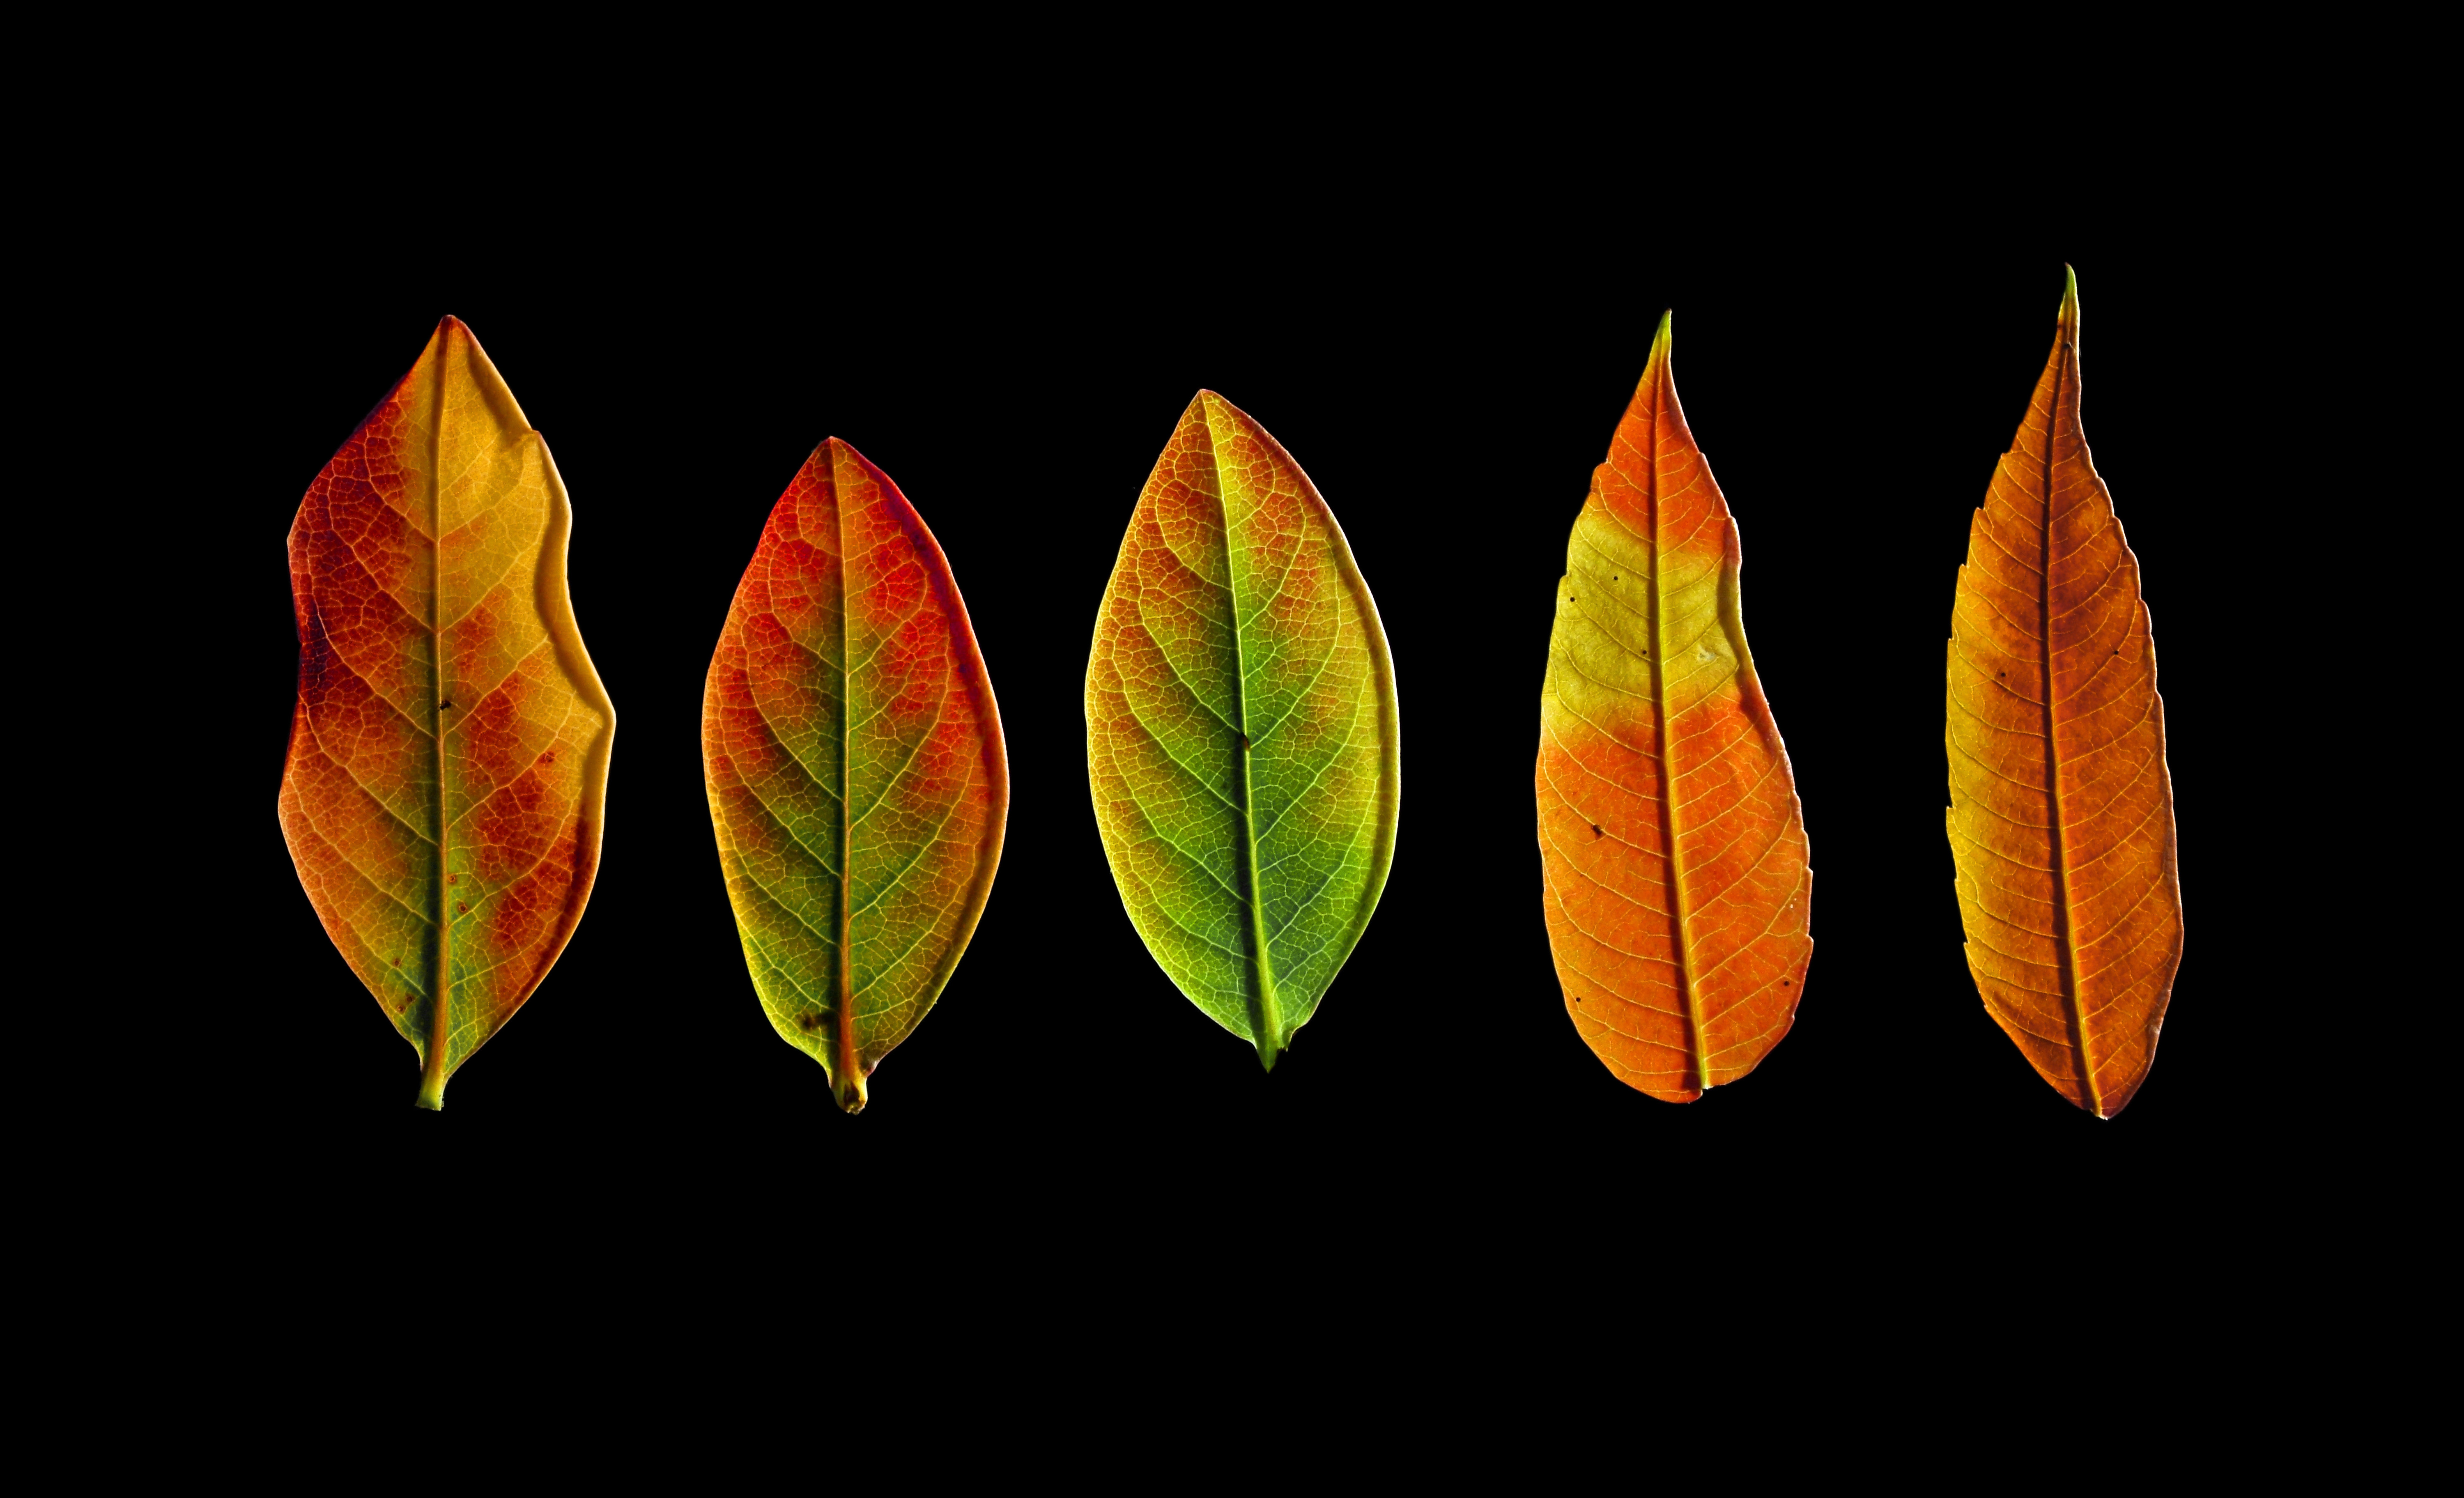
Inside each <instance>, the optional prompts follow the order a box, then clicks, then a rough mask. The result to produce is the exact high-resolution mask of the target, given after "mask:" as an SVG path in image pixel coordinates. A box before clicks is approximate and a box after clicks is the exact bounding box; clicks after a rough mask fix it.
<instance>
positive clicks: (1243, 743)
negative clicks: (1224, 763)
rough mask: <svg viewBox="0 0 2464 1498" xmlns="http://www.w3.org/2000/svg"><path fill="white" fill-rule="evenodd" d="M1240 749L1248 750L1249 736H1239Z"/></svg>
mask: <svg viewBox="0 0 2464 1498" xmlns="http://www.w3.org/2000/svg"><path fill="white" fill-rule="evenodd" d="M1241 747H1242V748H1243V749H1246V748H1248V747H1249V736H1248V735H1246V734H1243V735H1242V736H1241Z"/></svg>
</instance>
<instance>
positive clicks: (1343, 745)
mask: <svg viewBox="0 0 2464 1498" xmlns="http://www.w3.org/2000/svg"><path fill="white" fill-rule="evenodd" d="M1087 725H1088V766H1089V782H1090V786H1091V789H1092V793H1093V797H1094V803H1095V814H1096V823H1097V826H1098V828H1099V830H1100V831H1101V833H1102V836H1103V841H1104V851H1105V857H1106V859H1107V860H1108V861H1109V863H1110V864H1111V870H1112V875H1113V880H1114V882H1115V884H1116V885H1117V886H1118V887H1119V890H1120V892H1121V896H1122V903H1123V906H1124V907H1125V909H1126V910H1127V911H1128V914H1129V915H1130V918H1131V922H1132V924H1133V926H1135V927H1136V929H1137V931H1138V935H1139V936H1140V938H1141V939H1142V940H1144V941H1145V943H1146V945H1147V950H1148V952H1149V953H1150V955H1152V956H1153V957H1154V958H1155V961H1156V963H1157V965H1159V966H1160V967H1162V968H1163V970H1164V972H1165V974H1166V975H1167V976H1169V977H1170V978H1171V979H1172V980H1173V981H1174V983H1175V984H1176V985H1177V986H1178V987H1179V988H1180V990H1181V992H1182V993H1183V995H1184V996H1186V997H1187V998H1188V999H1189V1000H1190V1002H1193V1003H1195V1004H1196V1005H1197V1006H1198V1007H1199V1010H1200V1011H1201V1012H1203V1013H1205V1014H1206V1015H1207V1016H1208V1017H1209V1018H1210V1019H1213V1020H1214V1021H1215V1022H1216V1023H1217V1024H1221V1026H1223V1028H1224V1029H1226V1030H1228V1031H1230V1032H1231V1033H1233V1034H1235V1035H1238V1036H1240V1037H1241V1038H1243V1040H1246V1041H1248V1042H1249V1043H1250V1044H1251V1045H1253V1046H1256V1048H1257V1050H1258V1053H1259V1059H1260V1061H1261V1062H1262V1064H1264V1065H1265V1067H1266V1068H1268V1069H1270V1070H1271V1069H1272V1068H1273V1066H1274V1060H1275V1057H1276V1056H1277V1055H1278V1054H1279V1053H1280V1052H1281V1051H1282V1050H1284V1049H1285V1048H1286V1047H1287V1046H1288V1045H1289V1042H1290V1037H1291V1034H1292V1032H1293V1031H1295V1030H1297V1029H1298V1028H1299V1027H1300V1026H1301V1025H1302V1024H1306V1023H1307V1022H1308V1021H1309V1018H1311V1017H1312V1016H1313V1015H1314V1014H1315V1012H1316V1009H1317V1005H1318V1003H1319V1002H1320V1001H1321V1000H1322V999H1323V998H1324V996H1325V994H1326V991H1327V989H1328V988H1329V987H1331V985H1332V983H1333V981H1334V979H1335V977H1336V975H1337V974H1338V973H1339V972H1340V971H1341V969H1342V967H1343V964H1344V962H1345V961H1346V959H1348V958H1349V957H1350V956H1351V954H1352V951H1353V948H1354V947H1355V946H1356V945H1357V944H1358V942H1359V939H1360V936H1361V935H1362V933H1363V932H1365V931H1366V930H1367V929H1368V924H1369V920H1370V917H1371V916H1372V915H1373V914H1375V910H1376V905H1377V900H1378V897H1379V896H1380V894H1381V893H1382V892H1383V891H1384V888H1385V883H1386V878H1387V875H1388V873H1389V871H1390V870H1391V869H1392V867H1393V861H1394V848H1395V835H1396V828H1397V820H1398V810H1399V804H1400V783H1401V773H1400V767H1401V750H1400V739H1399V734H1398V731H1397V703H1396V694H1395V681H1394V665H1393V661H1392V659H1391V657H1390V655H1389V653H1388V650H1387V646H1386V638H1385V631H1384V628H1383V627H1382V625H1381V624H1380V622H1379V620H1378V617H1377V610H1376V604H1375V599H1374V598H1373V597H1372V596H1371V594H1370V591H1369V586H1368V584H1367V582H1366V581H1365V580H1363V579H1362V578H1361V576H1360V571H1359V567H1358V564H1357V563H1356V562H1354V560H1353V555H1352V550H1351V545H1350V543H1349V541H1348V540H1346V538H1345V537H1344V534H1343V530H1342V527H1341V526H1340V525H1339V524H1337V523H1336V521H1335V519H1334V516H1333V513H1332V512H1331V510H1329V509H1328V508H1327V505H1326V501H1325V500H1324V499H1323V498H1322V497H1320V496H1319V495H1318V493H1317V490H1316V489H1315V487H1314V486H1312V485H1311V484H1310V483H1309V477H1308V475H1307V474H1304V473H1303V472H1302V471H1301V468H1300V465H1299V464H1297V463H1295V462H1294V461H1293V460H1292V458H1291V455H1290V454H1289V453H1288V452H1285V451H1284V449H1283V447H1282V445H1281V444H1279V443H1277V442H1276V441H1275V439H1274V438H1273V437H1272V436H1270V435H1269V434H1267V432H1266V431H1265V429H1264V428H1263V427H1260V426H1259V425H1258V424H1257V423H1256V422H1255V421H1254V420H1253V419H1251V418H1250V417H1249V416H1248V415H1247V414H1246V413H1245V412H1243V411H1242V410H1240V409H1239V408H1236V407H1234V406H1233V405H1232V404H1231V403H1230V402H1228V401H1225V400H1224V399H1223V398H1222V397H1221V396H1219V395H1217V394H1215V393H1214V392H1213V391H1200V392H1199V395H1198V396H1197V397H1196V398H1195V399H1194V400H1192V401H1191V402H1190V404H1189V406H1188V408H1186V409H1184V410H1183V411H1182V413H1181V417H1180V420H1179V422H1178V423H1177V426H1176V428H1175V430H1174V433H1173V438H1172V441H1171V442H1170V444H1168V445H1167V447H1166V448H1165V450H1164V452H1163V455H1162V456H1161V457H1160V458H1159V459H1158V460H1157V461H1156V464H1155V471H1154V473H1153V474H1151V475H1150V476H1149V478H1148V480H1147V483H1146V486H1145V488H1144V489H1143V490H1142V491H1141V492H1140V494H1139V496H1138V503H1137V508H1136V509H1135V511H1134V512H1133V514H1132V517H1131V520H1130V525H1129V529H1128V531H1127V533H1126V534H1125V535H1124V537H1123V539H1122V545H1121V552H1120V555H1119V558H1118V560H1117V561H1116V562H1115V564H1114V567H1113V572H1112V577H1111V581H1110V582H1109V583H1108V584H1107V585H1106V588H1105V594H1104V603H1103V606H1102V608H1101V610H1100V611H1099V613H1098V615H1097V620H1096V628H1095V639H1094V645H1093V648H1092V650H1091V651H1090V653H1089V662H1088V677H1087Z"/></svg>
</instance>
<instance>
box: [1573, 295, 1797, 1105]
mask: <svg viewBox="0 0 2464 1498" xmlns="http://www.w3.org/2000/svg"><path fill="white" fill-rule="evenodd" d="M1737 567H1738V551H1737V527H1736V522H1735V521H1733V520H1732V519H1730V518H1729V516H1728V506H1727V500H1726V499H1725V498H1723V497H1722V496H1721V494H1720V488H1719V486H1718V485H1717V484H1715V483H1713V482H1712V481H1711V470H1710V468H1709V467H1708V465H1706V464H1705V462H1704V460H1703V452H1702V450H1701V449H1699V448H1697V447H1696V446H1695V445H1694V436H1693V433H1692V432H1691V431H1690V430H1688V429H1687V427H1686V425H1685V414H1684V412H1683V410H1682V409H1681V408H1679V406H1678V404H1677V386H1676V385H1675V383H1674V381H1673V380H1672V378H1671V376H1670V373H1669V333H1668V321H1667V319H1661V324H1660V334H1659V337H1658V338H1657V339H1655V340H1654V341H1653V342H1652V348H1651V360H1650V363H1649V364H1648V365H1647V367H1645V369H1644V370H1643V375H1642V384H1641V386H1639V388H1638V389H1637V390H1636V391H1635V394H1634V400H1633V403H1632V404H1631V405H1629V406H1628V407H1627V408H1626V413H1625V417H1624V419H1623V420H1622V421H1620V422H1619V423H1618V424H1617V437H1616V439H1615V441H1614V442H1613V443H1612V444H1611V446H1610V449H1609V457H1608V461H1607V462H1605V463H1603V464H1601V465H1600V466H1599V468H1598V469H1597V470H1595V472H1594V474H1593V475H1592V493H1591V496H1590V498H1589V499H1587V500H1586V501H1585V502H1584V505H1583V510H1582V514H1581V515H1579V516H1578V517H1576V518H1575V520H1574V532H1573V540H1572V541H1571V543H1570V544H1569V545H1568V547H1567V557H1566V576H1565V578H1564V579H1563V580H1562V581H1560V582H1559V584H1558V585H1557V623H1556V627H1555V629H1554V631H1553V632H1552V633H1551V636H1550V640H1549V675H1548V680H1547V683H1546V685H1544V686H1543V687H1542V688H1541V694H1540V762H1539V770H1538V776H1537V782H1538V783H1537V789H1538V795H1539V804H1540V866H1541V874H1542V879H1543V881H1544V884H1545V891H1544V900H1545V904H1546V909H1547V912H1548V919H1549V946H1550V950H1551V953H1552V954H1553V956H1554V957H1555V958H1556V964H1557V978H1558V980H1559V983H1560V984H1561V985H1562V987H1563V988H1564V990H1565V998H1566V1012H1567V1013H1568V1014H1570V1015H1572V1016H1573V1021H1574V1028H1575V1029H1576V1030H1577V1031H1578V1032H1579V1033H1580V1034H1581V1035H1582V1037H1583V1040H1584V1041H1585V1043H1586V1044H1588V1045H1589V1046H1591V1047H1592V1050H1593V1051H1594V1053H1595V1054H1596V1055H1597V1056H1598V1057H1599V1058H1600V1060H1601V1061H1602V1062H1603V1063H1604V1064H1606V1065H1607V1067H1608V1068H1609V1070H1610V1071H1612V1072H1614V1073H1615V1074H1616V1075H1617V1079H1618V1080H1619V1081H1622V1082H1624V1083H1625V1084H1626V1085H1627V1086H1628V1087H1632V1088H1634V1089H1636V1090H1639V1091H1643V1092H1647V1093H1649V1094H1651V1095H1652V1096H1654V1097H1657V1098H1661V1099H1663V1100H1665V1101H1668V1102H1676V1103H1685V1102H1691V1101H1693V1100H1694V1099H1695V1098H1698V1097H1700V1096H1702V1095H1703V1090H1704V1089H1705V1088H1708V1087H1717V1086H1720V1085H1721V1084H1723V1083H1727V1082H1733V1081H1735V1080H1737V1079H1738V1078H1739V1077H1742V1076H1744V1075H1745V1074H1746V1073H1747V1072H1749V1071H1751V1070H1752V1069H1753V1068H1754V1067H1755V1066H1756V1064H1758V1063H1759V1062H1760V1061H1761V1060H1762V1058H1763V1057H1764V1056H1765V1055H1766V1054H1768V1053H1769V1052H1770V1050H1771V1047H1772V1046H1776V1045H1778V1044H1779V1041H1780V1037H1781V1036H1783V1035H1785V1034H1787V1033H1788V1028H1789V1025H1790V1024H1791V1023H1792V1022H1793V1019H1794V1017H1795V1014H1796V1005H1797V1000H1798V999H1799V998H1800V997H1801V996H1802V995H1803V993H1804V991H1805V972H1806V965H1807V964H1808V963H1809V962H1810V961H1811V960H1812V959H1813V956H1814V938H1813V937H1812V936H1810V935H1808V933H1807V917H1808V911H1809V908H1810V904H1811V900H1812V888H1813V877H1814V876H1813V870H1811V869H1810V868H1809V867H1808V864H1807V861H1806V857H1807V855H1806V841H1805V826H1804V814H1803V812H1802V811H1801V809H1800V808H1799V807H1798V805H1797V801H1796V784H1795V781H1794V780H1793V777H1792V776H1791V774H1790V771H1789V763H1788V752H1787V750H1786V749H1785V748H1784V747H1783V746H1782V745H1781V743H1780V737H1779V728H1778V726H1777V725H1776V724H1775V723H1773V722H1772V720H1771V704H1770V703H1769V702H1768V701H1767V700H1765V698H1764V696H1763V690H1762V684H1761V682H1760V681H1759V680H1758V679H1757V678H1756V676H1755V674H1754V661H1753V656H1752V654H1751V653H1750V652H1749V650H1747V649H1746V631H1745V624H1744V621H1743V619H1742V617H1741V616H1740V613H1739V608H1738V598H1737Z"/></svg>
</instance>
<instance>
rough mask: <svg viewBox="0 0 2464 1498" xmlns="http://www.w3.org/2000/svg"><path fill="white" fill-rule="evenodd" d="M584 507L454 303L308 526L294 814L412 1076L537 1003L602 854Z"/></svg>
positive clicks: (455, 1055) (605, 715)
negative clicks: (568, 574)
mask: <svg viewBox="0 0 2464 1498" xmlns="http://www.w3.org/2000/svg"><path fill="white" fill-rule="evenodd" d="M572 528H573V507H572V505H571V504H570V503H569V502H568V501H567V500H566V498H565V493H564V484H563V482H562V480H561V479H560V478H558V476H557V472H556V464H555V462H554V461H553V460H552V459H550V458H549V456H548V452H547V444H546V442H545V441H544V440H542V439H541V438H540V436H539V433H538V432H536V431H533V430H531V429H530V424H529V423H528V422H526V421H525V420H523V418H522V410H521V408H520V407H519V406H517V405H516V404H515V402H514V396H513V392H512V391H511V390H508V389H507V388H505V382H504V381H503V380H502V379H501V378H499V377H498V376H497V374H496V367H495V365H494V364H492V363H489V362H488V356H487V355H486V354H485V353H483V352H482V351H481V350H480V348H479V343H478V341H477V340H476V339H474V338H473V337H472V336H471V330H470V329H468V328H466V327H464V326H463V325H462V324H461V323H460V322H458V321H456V320H455V319H451V318H447V319H445V320H444V321H443V322H442V323H440V324H438V325H437V329H436V333H435V336H434V337H432V338H430V339H429V342H428V347H427V349H426V350H425V351H424V352H423V353H421V355H420V356H419V362H418V363H415V364H413V365H412V366H411V369H410V373H408V374H407V375H405V376H404V377H403V379H402V382H401V383H400V384H399V385H397V386H394V388H393V390H392V391H391V393H389V394H387V395H386V396H385V399H384V400H383V401H382V402H380V403H379V404H378V406H377V408H376V409H375V410H374V411H371V412H370V413H369V414H368V418H367V420H365V421H364V422H362V423H361V424H360V429H359V430H357V431H355V432H353V433H352V434H351V439H350V440H349V441H348V442H345V443H344V444H342V448H341V452H337V453H335V454H334V458H333V461H332V462H330V463H327V464H326V465H325V470H324V472H323V473H321V474H318V475H317V481H316V482H315V483H314V484H311V485H310V486H309V489H308V496H307V497H306V498H305V499H303V500H301V501H300V505H299V514H298V518H297V520H296V521H295V522H294V523H293V525H292V527H291V585H292V594H293V599H294V602H295V604H296V606H297V616H298V625H299V697H298V703H297V708H296V709H295V711H294V713H293V716H292V727H291V748H290V752H289V754H288V756H287V757H286V758H285V760H284V762H283V767H282V805H281V810H282V832H283V836H284V837H285V838H286V839H287V840H288V841H289V843H290V845H291V857H292V861H293V862H294V864H296V865H297V868H298V870H299V881H300V883H301V884H302V885H304V886H305V887H306V888H307V891H308V898H309V900H310V901H311V902H312V903H313V904H315V906H316V908H317V914H318V915H319V918H320V919H322V920H323V921H324V923H325V931H326V934H327V935H328V936H332V937H333V938H334V944H335V945H336V946H337V947H339V948H341V952H342V956H343V958H345V959H347V960H348V961H349V962H350V964H351V969H352V971H354V972H356V973H358V974H359V976H360V980H361V981H362V982H364V983H365V984H367V986H368V989H369V991H370V992H372V993H374V994H375V995H376V997H377V1002H378V1003H379V1004H381V1005H383V1006H384V1008H385V1014H386V1015H387V1017H389V1018H390V1019H391V1020H392V1021H393V1023H394V1027H395V1028H396V1029H398V1030H400V1031H401V1032H402V1035H403V1038H404V1039H406V1040H407V1041H409V1042H410V1044H411V1045H412V1046H414V1047H416V1048H417V1050H418V1052H419V1056H420V1085H419V1096H418V1101H419V1103H420V1105H421V1106H422V1107H426V1108H441V1107H443V1106H444V1100H445V1082H446V1079H447V1078H448V1077H450V1076H451V1075H452V1073H453V1070H454V1068H457V1067H459V1066H461V1064H462V1063H463V1062H465V1061H467V1060H469V1059H470V1056H471V1053H472V1052H473V1051H475V1050H477V1049H478V1048H479V1047H480V1046H481V1045H483V1044H485V1043H486V1041H487V1039H488V1037H490V1036H491V1035H494V1034H495V1032H496V1031H497V1029H498V1028H500V1027H501V1026H502V1025H503V1024H505V1022H506V1021H507V1020H509V1019H511V1018H512V1017H513V1014H514V1011H515V1010H517V1009H518V1008H520V1007H521V1005H522V1002H523V1001H525V1000H527V999H528V998H529V997H530V996H531V993H532V991H533V990H534V989H536V988H538V987H539V980H541V979H543V978H545V977H546V976H547V971H548V969H549V968H550V967H551V966H553V965H554V964H555V962H556V959H557V955H558V954H559V953H561V952H562V951H563V950H564V944H565V941H566V940H567V939H568V938H569V937H571V936H572V935H573V929H574V926H575V924H576V923H577V922H579V921H580V920H581V918H582V909H583V904H584V903H585V902H586V901H587V900H588V899H589V898H590V884H591V878H592V875H593V874H594V873H595V872H596V871H597V870H598V867H599V840H600V830H601V824H602V821H603V815H604V808H605V803H606V795H607V756H608V747H609V744H610V742H611V741H612V739H613V738H614V737H615V729H616V713H615V709H614V708H613V707H611V706H610V705H609V704H608V701H607V692H606V689H605V688H604V687H602V686H601V685H600V684H599V676H598V673H597V672H594V671H592V670H591V666H590V656H589V654H588V652H587V651H585V650H583V647H582V635H581V632H580V630H579V629H578V628H576V627H575V624H574V620H573V603H572V600H571V598H570V596H569V595H568V593H567V591H566V587H565V576H564V557H565V540H566V538H567V536H568V535H569V533H570V532H571V530H572Z"/></svg>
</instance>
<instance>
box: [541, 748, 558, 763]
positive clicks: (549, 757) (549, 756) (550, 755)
mask: <svg viewBox="0 0 2464 1498" xmlns="http://www.w3.org/2000/svg"><path fill="white" fill-rule="evenodd" d="M555 762H556V751H555V750H553V749H551V750H549V751H548V752H547V753H545V754H543V755H540V756H539V763H541V764H554V763H555Z"/></svg>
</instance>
